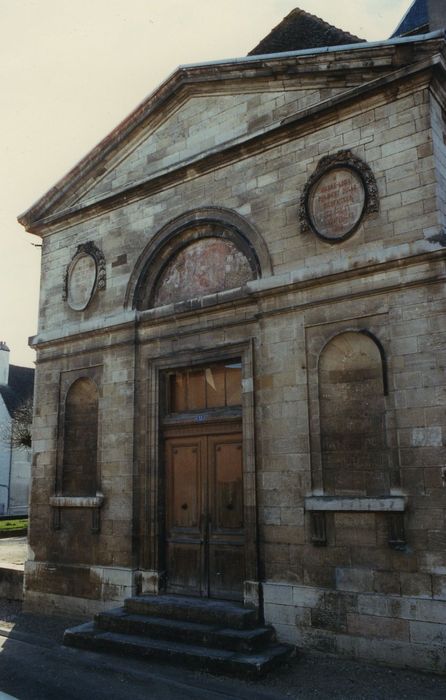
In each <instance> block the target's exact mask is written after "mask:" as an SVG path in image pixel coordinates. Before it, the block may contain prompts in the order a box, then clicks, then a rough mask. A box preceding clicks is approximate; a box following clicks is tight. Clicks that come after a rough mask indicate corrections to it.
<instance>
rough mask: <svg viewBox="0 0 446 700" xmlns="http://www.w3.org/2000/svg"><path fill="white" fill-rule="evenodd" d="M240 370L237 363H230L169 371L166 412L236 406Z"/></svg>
mask: <svg viewBox="0 0 446 700" xmlns="http://www.w3.org/2000/svg"><path fill="white" fill-rule="evenodd" d="M241 371H242V370H241V363H240V362H238V361H234V362H228V363H223V364H218V365H217V364H216V365H209V366H207V367H200V368H197V369H195V368H194V369H185V370H179V371H176V372H173V373H172V374H170V375H169V404H170V405H169V411H170V412H171V413H182V412H184V411H198V410H203V409H209V408H224V407H226V406H228V407H229V406H240V405H241V403H242V390H241Z"/></svg>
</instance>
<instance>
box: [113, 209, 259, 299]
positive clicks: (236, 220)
mask: <svg viewBox="0 0 446 700" xmlns="http://www.w3.org/2000/svg"><path fill="white" fill-rule="evenodd" d="M272 274H273V268H272V264H271V259H270V256H269V252H268V248H267V246H266V244H265V241H264V240H263V238H262V236H261V235H260V233H259V232H258V231H257V230H256V229H255V228H254V227H253V225H252V224H251V223H249V222H248V221H246V220H245V219H244V218H243V217H242V216H240V215H239V214H238V213H237V212H234V211H232V210H229V209H224V208H220V207H207V208H204V209H197V210H193V211H189V212H185V213H184V214H181V215H180V216H179V217H177V218H176V219H173V220H171V221H169V222H168V223H167V224H166V225H165V226H163V228H162V229H160V230H159V231H158V233H156V234H155V235H154V236H153V238H151V240H150V241H149V243H148V244H147V246H146V247H145V249H144V250H143V251H142V253H141V255H140V257H139V259H138V261H137V263H136V265H135V268H134V270H133V272H132V274H131V276H130V280H129V284H128V287H127V292H126V297H125V301H124V306H125V308H129V307H130V306H131V307H132V308H136V309H138V310H141V311H143V310H146V309H151V308H153V307H156V306H164V305H170V304H175V305H176V304H179V305H181V304H182V303H183V302H186V304H187V302H188V301H189V300H191V299H196V298H200V297H202V296H206V295H212V294H218V293H219V292H223V291H226V290H229V289H239V288H243V286H244V285H245V283H246V282H248V281H249V280H254V279H259V278H261V277H264V276H270V275H272ZM215 301H216V302H217V301H218V298H216V299H215Z"/></svg>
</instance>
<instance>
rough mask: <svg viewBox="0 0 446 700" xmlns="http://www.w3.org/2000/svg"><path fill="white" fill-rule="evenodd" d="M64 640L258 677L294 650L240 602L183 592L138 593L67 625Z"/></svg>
mask: <svg viewBox="0 0 446 700" xmlns="http://www.w3.org/2000/svg"><path fill="white" fill-rule="evenodd" d="M64 644H66V645H67V646H73V647H77V648H82V649H89V650H92V651H104V652H112V653H118V654H120V655H127V654H128V655H132V656H139V657H143V658H153V659H156V660H165V661H170V662H175V663H178V664H185V665H187V666H188V667H190V668H199V669H203V670H207V671H215V672H218V673H228V674H234V675H244V676H249V677H255V676H259V675H262V674H264V673H266V672H267V671H269V670H271V669H272V668H274V667H275V666H276V665H277V664H278V663H280V662H281V661H284V660H286V659H288V658H289V657H290V656H291V655H292V654H293V653H294V649H293V648H292V647H289V646H287V645H284V644H278V643H276V641H275V634H274V630H273V628H272V627H267V626H263V625H258V624H257V618H256V613H255V611H253V610H250V609H248V608H244V607H243V606H242V605H239V604H236V603H227V602H224V601H211V600H208V599H195V598H184V597H181V596H138V597H135V598H129V599H128V600H126V601H125V604H124V607H123V608H118V609H115V610H108V611H105V612H102V613H99V614H98V615H96V617H95V621H94V622H92V623H87V624H84V625H79V626H78V627H74V628H72V629H69V630H66V632H65V635H64Z"/></svg>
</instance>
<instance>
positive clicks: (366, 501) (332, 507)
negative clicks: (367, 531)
mask: <svg viewBox="0 0 446 700" xmlns="http://www.w3.org/2000/svg"><path fill="white" fill-rule="evenodd" d="M405 509H406V497H405V496H384V497H382V498H369V497H366V496H307V497H306V498H305V510H306V511H313V512H314V511H331V512H340V511H341V512H342V511H347V512H348V511H350V512H354V511H359V512H370V513H373V512H385V513H403V512H404V511H405Z"/></svg>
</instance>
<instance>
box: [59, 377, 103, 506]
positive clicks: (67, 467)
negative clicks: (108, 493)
mask: <svg viewBox="0 0 446 700" xmlns="http://www.w3.org/2000/svg"><path fill="white" fill-rule="evenodd" d="M97 451H98V389H97V386H96V384H95V382H94V381H93V380H92V379H89V378H88V377H81V378H79V379H77V380H76V381H75V382H74V383H73V384H72V385H71V387H70V388H69V390H68V393H67V397H66V401H65V420H64V449H63V470H62V493H63V495H65V496H94V495H95V494H96V489H97Z"/></svg>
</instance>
